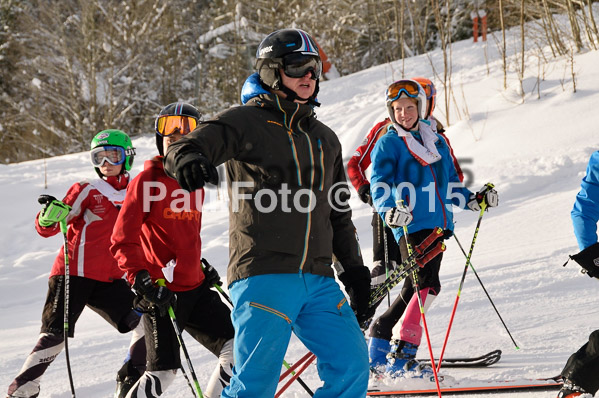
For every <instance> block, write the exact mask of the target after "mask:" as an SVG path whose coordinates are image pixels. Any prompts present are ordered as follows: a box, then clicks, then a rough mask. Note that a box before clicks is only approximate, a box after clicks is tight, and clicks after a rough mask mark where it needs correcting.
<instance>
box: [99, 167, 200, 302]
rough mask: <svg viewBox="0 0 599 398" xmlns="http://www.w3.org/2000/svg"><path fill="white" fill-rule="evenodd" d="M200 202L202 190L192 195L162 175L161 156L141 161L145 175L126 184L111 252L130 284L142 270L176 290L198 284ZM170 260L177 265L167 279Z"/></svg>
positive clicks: (184, 289)
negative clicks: (166, 274)
mask: <svg viewBox="0 0 599 398" xmlns="http://www.w3.org/2000/svg"><path fill="white" fill-rule="evenodd" d="M203 200H204V190H203V189H200V190H197V191H196V192H193V193H191V194H190V193H188V192H186V191H184V190H183V189H181V187H180V186H179V184H178V183H177V181H176V180H174V179H172V178H170V177H168V176H167V175H166V174H165V172H164V168H163V167H162V157H161V156H156V157H154V158H153V159H151V160H147V161H146V162H145V163H144V171H142V172H141V173H140V174H138V175H137V177H135V178H134V179H133V181H131V183H130V184H129V188H128V189H127V196H126V197H125V203H124V204H123V207H122V209H121V211H120V213H119V216H118V218H117V221H116V224H115V225H114V230H113V233H112V237H111V240H112V246H111V247H110V250H111V251H112V254H113V255H114V256H115V258H116V259H117V261H118V266H119V267H120V268H121V269H122V270H123V271H125V272H127V279H128V280H129V282H131V284H133V282H134V279H135V275H136V274H137V273H138V272H139V271H141V270H142V269H146V270H148V272H149V273H150V276H151V277H152V279H153V280H156V279H166V286H167V287H168V288H169V289H171V290H172V291H175V292H181V291H187V290H191V289H194V288H196V287H198V286H199V285H201V284H202V282H203V281H204V273H203V271H202V263H201V254H202V253H201V240H200V229H201V225H202V223H201V221H202V213H201V208H202V203H203ZM171 260H175V261H176V264H177V265H176V266H175V268H174V274H173V277H172V279H171V280H172V281H169V278H168V277H165V273H164V272H163V269H165V268H166V267H167V265H168V264H169V262H170V261H171ZM166 271H167V272H168V270H166Z"/></svg>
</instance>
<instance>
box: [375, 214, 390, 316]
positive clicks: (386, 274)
mask: <svg viewBox="0 0 599 398" xmlns="http://www.w3.org/2000/svg"><path fill="white" fill-rule="evenodd" d="M378 219H379V222H378V225H379V226H380V228H381V230H382V232H383V245H384V249H383V250H384V253H385V280H386V279H387V278H389V247H388V246H387V244H388V242H387V230H386V225H385V222H384V221H383V220H382V219H381V217H378ZM387 293H388V294H387V308H388V307H391V289H387Z"/></svg>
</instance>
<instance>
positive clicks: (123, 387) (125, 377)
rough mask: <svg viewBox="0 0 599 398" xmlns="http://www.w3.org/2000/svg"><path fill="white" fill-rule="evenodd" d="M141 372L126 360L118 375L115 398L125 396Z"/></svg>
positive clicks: (123, 397)
mask: <svg viewBox="0 0 599 398" xmlns="http://www.w3.org/2000/svg"><path fill="white" fill-rule="evenodd" d="M140 377H141V373H139V371H138V370H137V369H135V368H133V367H132V366H129V362H126V363H125V364H124V365H123V367H122V368H121V370H119V372H118V373H117V376H116V391H115V392H114V398H125V397H126V396H127V393H128V392H129V390H130V389H131V387H133V385H134V384H135V383H136V382H137V380H139V378H140Z"/></svg>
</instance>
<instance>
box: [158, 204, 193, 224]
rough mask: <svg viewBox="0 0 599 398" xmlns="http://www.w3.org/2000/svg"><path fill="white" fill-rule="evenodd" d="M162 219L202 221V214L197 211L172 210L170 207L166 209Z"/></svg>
mask: <svg viewBox="0 0 599 398" xmlns="http://www.w3.org/2000/svg"><path fill="white" fill-rule="evenodd" d="M162 217H164V218H168V219H173V220H183V221H189V220H195V221H200V212H199V211H197V210H193V209H192V210H180V209H174V210H173V209H171V208H170V207H165V208H164V210H163V211H162Z"/></svg>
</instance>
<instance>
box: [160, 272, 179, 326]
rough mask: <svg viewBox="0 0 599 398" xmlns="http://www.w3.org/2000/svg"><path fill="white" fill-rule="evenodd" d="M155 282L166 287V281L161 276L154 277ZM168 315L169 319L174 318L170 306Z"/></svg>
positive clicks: (173, 312)
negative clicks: (158, 277)
mask: <svg viewBox="0 0 599 398" xmlns="http://www.w3.org/2000/svg"><path fill="white" fill-rule="evenodd" d="M156 284H157V285H158V286H163V287H166V281H165V280H164V279H163V278H160V279H156ZM168 315H169V316H170V317H171V319H175V311H173V307H172V306H170V307H168Z"/></svg>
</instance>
